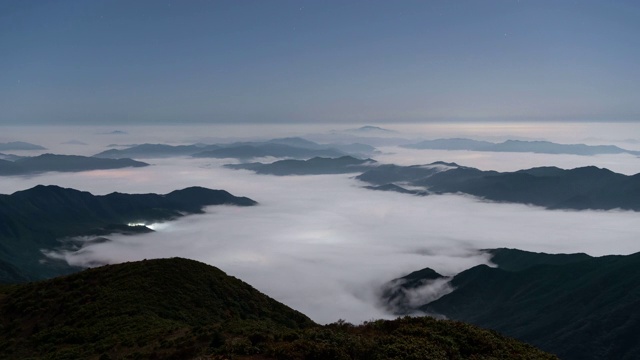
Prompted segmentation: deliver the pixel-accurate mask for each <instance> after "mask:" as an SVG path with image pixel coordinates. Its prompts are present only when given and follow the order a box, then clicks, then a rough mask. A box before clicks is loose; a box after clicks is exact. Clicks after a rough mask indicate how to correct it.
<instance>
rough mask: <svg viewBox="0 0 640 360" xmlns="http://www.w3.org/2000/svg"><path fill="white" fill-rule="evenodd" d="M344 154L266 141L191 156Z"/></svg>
mask: <svg viewBox="0 0 640 360" xmlns="http://www.w3.org/2000/svg"><path fill="white" fill-rule="evenodd" d="M342 155H345V154H344V153H343V152H341V151H338V150H335V149H308V148H301V147H295V146H290V145H285V144H276V143H266V144H257V145H237V146H226V147H222V148H220V149H215V150H209V151H203V152H199V153H196V154H194V155H193V157H200V158H234V159H252V158H257V157H267V156H272V157H290V158H296V159H300V158H302V159H306V158H312V157H316V156H325V157H336V156H342Z"/></svg>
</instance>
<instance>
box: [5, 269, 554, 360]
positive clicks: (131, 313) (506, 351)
mask: <svg viewBox="0 0 640 360" xmlns="http://www.w3.org/2000/svg"><path fill="white" fill-rule="evenodd" d="M0 357H2V358H14V359H18V358H48V359H84V358H87V359H89V358H96V359H103V360H104V359H120V358H144V359H194V358H210V359H229V358H233V359H394V358H396V359H400V358H402V359H427V358H428V359H436V360H437V359H507V358H509V359H557V358H556V357H555V356H553V355H550V354H546V353H543V352H542V351H540V350H537V349H535V348H533V347H532V346H530V345H526V344H524V343H521V342H519V341H516V340H513V339H510V338H506V337H504V336H502V335H500V334H498V333H496V332H492V331H488V330H483V329H480V328H478V327H475V326H473V325H469V324H464V323H460V322H455V321H447V320H435V319H432V318H428V317H422V318H408V317H407V318H402V319H398V320H394V321H388V320H376V321H371V322H368V323H365V324H364V325H360V326H354V325H351V324H348V323H345V322H341V321H339V322H337V323H334V324H331V325H326V326H320V325H317V324H315V323H313V322H312V321H311V320H310V319H309V318H308V317H306V316H305V315H304V314H301V313H299V312H297V311H295V310H293V309H291V308H289V307H287V306H285V305H283V304H281V303H279V302H277V301H275V300H273V299H271V298H269V297H268V296H266V295H264V294H262V293H260V292H258V291H257V290H255V289H254V288H253V287H251V286H250V285H248V284H246V283H244V282H242V281H241V280H238V279H236V278H234V277H231V276H228V275H226V274H225V273H224V272H222V271H220V270H219V269H217V268H215V267H212V266H209V265H205V264H203V263H199V262H196V261H193V260H186V259H180V258H173V259H157V260H144V261H138V262H132V263H124V264H119V265H108V266H104V267H100V268H95V269H90V270H86V271H83V272H80V273H77V274H73V275H70V276H65V277H60V278H56V279H51V280H47V281H42V282H36V283H30V284H22V285H15V286H11V287H2V288H0Z"/></svg>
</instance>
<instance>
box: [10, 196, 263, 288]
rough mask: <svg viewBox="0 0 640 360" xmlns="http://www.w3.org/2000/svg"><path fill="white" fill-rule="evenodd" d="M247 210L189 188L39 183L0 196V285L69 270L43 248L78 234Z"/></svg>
mask: <svg viewBox="0 0 640 360" xmlns="http://www.w3.org/2000/svg"><path fill="white" fill-rule="evenodd" d="M223 204H228V205H238V206H251V205H255V204H256V202H255V201H253V200H251V199H248V198H245V197H236V196H233V195H231V194H229V193H228V192H226V191H224V190H211V189H205V188H201V187H191V188H186V189H182V190H176V191H173V192H171V193H169V194H166V195H158V194H122V193H111V194H108V195H104V196H95V195H92V194H90V193H88V192H84V191H78V190H74V189H65V188H61V187H58V186H43V185H39V186H36V187H34V188H31V189H28V190H24V191H18V192H15V193H13V194H11V195H0V283H15V282H24V281H27V280H39V279H44V278H50V277H54V276H58V275H62V274H68V273H70V272H73V271H79V270H80V269H78V268H71V267H69V265H67V264H66V263H65V262H62V261H54V260H51V259H49V258H47V257H45V256H44V255H43V253H42V249H46V250H50V249H54V248H58V247H60V246H62V243H61V242H60V240H61V239H64V238H67V239H68V238H69V237H74V236H81V235H106V234H109V233H114V232H118V233H132V232H133V233H135V232H142V231H151V230H150V229H147V228H145V227H142V226H138V227H136V226H128V224H129V223H151V222H157V221H162V220H170V219H174V218H178V217H180V216H183V215H184V214H188V213H199V212H202V208H203V207H204V206H208V205H223Z"/></svg>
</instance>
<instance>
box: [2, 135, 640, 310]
mask: <svg viewBox="0 0 640 360" xmlns="http://www.w3.org/2000/svg"><path fill="white" fill-rule="evenodd" d="M22 131H24V133H23V135H24V137H23V138H20V139H16V140H23V141H32V142H35V143H38V142H36V141H35V140H33V139H36V140H37V139H38V138H37V136H36V135H35V134H34V135H32V137H30V138H25V137H28V136H27V135H28V134H30V133H29V132H28V131H26V130H22ZM83 131H84V132H82V133H75V134H74V135H73V136H70V135H68V134H62V133H58V134H57V135H56V136H62V138H54V137H52V136H49V137H46V139H47V142H48V144H46V145H45V146H48V147H51V148H54V147H57V149H58V150H60V151H58V152H60V153H64V151H66V150H68V149H75V148H83V147H84V146H83V145H72V144H62V143H63V142H66V141H69V140H71V139H75V140H79V141H83V142H85V143H89V144H91V145H88V146H89V147H93V148H92V149H89V150H90V151H89V150H82V151H85V152H86V153H87V154H90V153H95V152H97V151H101V150H104V148H100V146H106V144H108V143H115V142H118V141H122V142H123V143H131V142H136V143H140V142H146V141H148V140H149V139H156V140H163V139H165V140H166V136H169V134H168V133H166V132H161V134H160V135H154V134H153V132H152V131H148V132H147V135H146V137H143V138H140V141H135V139H132V136H133V135H131V132H130V131H128V133H129V134H125V135H102V134H99V135H98V131H96V129H92V128H87V129H85V130H83ZM83 134H85V136H83ZM89 135H90V136H89ZM213 135H215V136H218V135H220V136H221V137H222V136H223V135H224V134H213ZM213 135H212V136H213ZM236 135H243V134H242V133H241V132H238V133H237V134H236ZM269 135H271V134H269ZM273 135H277V134H275V133H274V134H273ZM287 135H291V134H287ZM396 135H397V134H396ZM4 136H5V137H8V136H6V134H4ZM38 136H42V135H38ZM198 136H201V137H203V136H209V134H193V133H192V134H186V133H185V134H181V138H180V140H184V139H186V138H188V137H190V138H191V139H193V140H195V138H196V137H198ZM102 137H106V139H103V140H100V146H97V145H96V142H92V141H97V140H95V139H102ZM245 137H248V136H245ZM114 138H116V139H114ZM118 138H119V139H118ZM12 139H13V137H12ZM42 139H45V137H44V136H42ZM164 142H166V141H164ZM177 142H180V141H177ZM95 150H97V151H95ZM69 152H70V151H69ZM383 152H384V154H382V155H380V156H379V157H376V159H377V160H379V161H384V162H394V163H403V164H415V163H429V162H432V161H435V160H443V161H455V162H458V163H460V164H461V165H468V166H476V167H480V168H483V169H489V168H493V169H497V170H515V169H520V168H525V167H530V166H539V165H557V166H561V167H575V166H581V165H589V164H596V165H598V166H603V165H604V164H609V165H611V166H612V167H613V165H615V164H618V165H616V166H618V169H617V170H614V171H620V172H625V173H629V174H630V173H638V172H640V169H639V164H638V162H639V160H638V158H635V157H629V156H625V155H615V156H608V157H574V156H561V155H542V154H505V153H473V152H446V151H422V150H420V151H415V150H406V151H404V150H401V149H399V148H385V149H383ZM392 152H393V154H392ZM142 160H143V161H144V159H142ZM146 161H148V162H150V163H152V164H153V165H152V166H149V167H146V168H131V169H121V170H111V171H89V172H82V173H73V174H71V173H47V174H43V175H40V176H32V177H0V186H1V189H2V192H3V193H12V192H14V191H17V190H23V189H26V188H30V187H32V186H35V185H37V184H56V185H60V186H64V187H71V188H76V189H80V190H86V191H90V192H92V193H94V194H106V193H110V192H113V191H119V192H129V193H145V192H156V193H166V192H170V191H172V190H175V189H179V188H184V187H187V186H196V185H197V186H205V187H208V188H214V189H224V190H227V191H229V192H231V193H233V194H234V195H238V196H248V197H250V198H252V199H254V200H256V201H258V202H259V205H258V206H255V207H233V206H215V207H209V208H207V209H206V210H207V211H206V213H205V214H199V215H191V216H187V217H184V218H181V219H179V220H176V221H172V222H168V223H164V224H154V225H153V228H154V229H155V230H156V232H154V233H150V234H144V235H137V236H120V235H112V236H110V237H109V238H110V239H111V240H112V241H111V242H107V243H93V244H90V245H87V246H86V247H84V248H83V249H82V250H80V251H78V252H75V253H57V254H56V256H60V257H63V258H65V259H66V260H67V261H69V263H71V264H75V265H91V264H95V263H117V262H122V261H131V260H140V259H145V258H158V257H173V256H181V257H186V258H190V259H195V260H199V261H203V262H206V263H208V264H211V265H214V266H216V267H218V268H220V269H222V270H224V271H225V272H227V273H228V274H230V275H233V276H236V277H239V278H240V279H242V280H244V281H246V282H248V283H249V284H251V285H253V286H254V287H256V288H257V289H259V290H261V291H263V292H265V293H266V294H268V295H269V296H272V297H274V298H275V299H277V300H279V301H281V302H283V303H285V304H287V305H289V306H291V307H293V308H295V309H297V310H299V311H302V312H303V313H305V314H307V315H308V316H310V317H311V318H312V319H313V320H315V321H318V322H321V323H326V322H333V321H336V320H338V319H345V320H347V321H350V322H354V323H358V322H361V321H365V320H371V319H375V318H389V317H391V315H390V314H388V313H386V312H385V311H384V309H383V307H381V306H379V304H378V300H377V291H378V290H379V288H380V286H381V285H382V284H383V283H385V282H387V281H389V280H391V279H394V278H397V277H400V276H402V275H405V274H407V273H409V272H411V271H414V270H418V269H421V268H424V267H431V268H433V269H434V270H436V271H438V272H440V273H442V274H444V275H453V274H456V273H458V272H460V271H462V270H464V269H467V268H469V267H472V266H475V265H477V264H483V263H487V261H488V259H487V256H486V255H484V254H482V253H481V252H479V251H478V249H483V248H496V247H511V248H519V249H523V250H530V251H544V252H551V253H571V252H585V253H588V254H590V255H595V256H597V255H606V254H630V253H634V252H637V251H639V248H640V246H638V238H640V237H639V236H640V221H638V214H637V213H635V212H630V211H561V210H554V211H550V210H545V209H543V208H540V207H533V206H526V205H518V204H499V203H492V202H485V201H482V200H480V199H477V198H473V197H470V196H461V195H439V196H427V197H417V196H411V195H405V194H399V193H393V192H382V191H371V190H366V189H362V188H361V186H362V185H364V184H362V183H359V182H358V181H357V180H355V179H353V178H352V175H321V176H287V177H276V176H266V175H256V174H254V173H252V172H249V171H235V170H230V169H225V168H222V167H221V165H222V164H225V163H229V162H232V161H231V160H215V159H214V160H211V159H187V158H174V159H160V160H159V159H147V160H146ZM580 161H584V163H581V162H580ZM620 169H623V170H624V171H622V170H620ZM441 287H442V288H443V289H446V287H445V286H441ZM422 294H423V296H425V298H433V296H434V294H433V293H432V292H429V291H426V290H425V291H422ZM418 295H420V293H418ZM412 301H415V302H416V303H419V301H420V299H415V298H412Z"/></svg>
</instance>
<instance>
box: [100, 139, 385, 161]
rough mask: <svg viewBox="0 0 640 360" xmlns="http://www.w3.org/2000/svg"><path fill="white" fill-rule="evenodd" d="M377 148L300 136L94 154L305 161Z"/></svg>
mask: <svg viewBox="0 0 640 360" xmlns="http://www.w3.org/2000/svg"><path fill="white" fill-rule="evenodd" d="M375 151H376V149H375V148H374V147H372V146H369V145H365V144H357V143H356V144H318V143H315V142H313V141H309V140H306V139H303V138H299V137H289V138H279V139H272V140H268V141H263V142H235V143H231V144H216V145H204V144H194V145H178V146H174V145H164V144H141V145H134V146H130V147H128V148H126V149H120V150H118V149H110V150H107V151H103V152H101V153H99V154H96V155H94V157H98V158H110V159H119V158H160V157H172V156H194V157H205V158H206V157H212V158H235V159H252V158H257V157H267V156H272V157H281V158H295V159H308V158H312V157H315V156H324V157H337V156H343V155H346V154H351V155H354V156H367V155H370V154H373V153H374V152H375Z"/></svg>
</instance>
